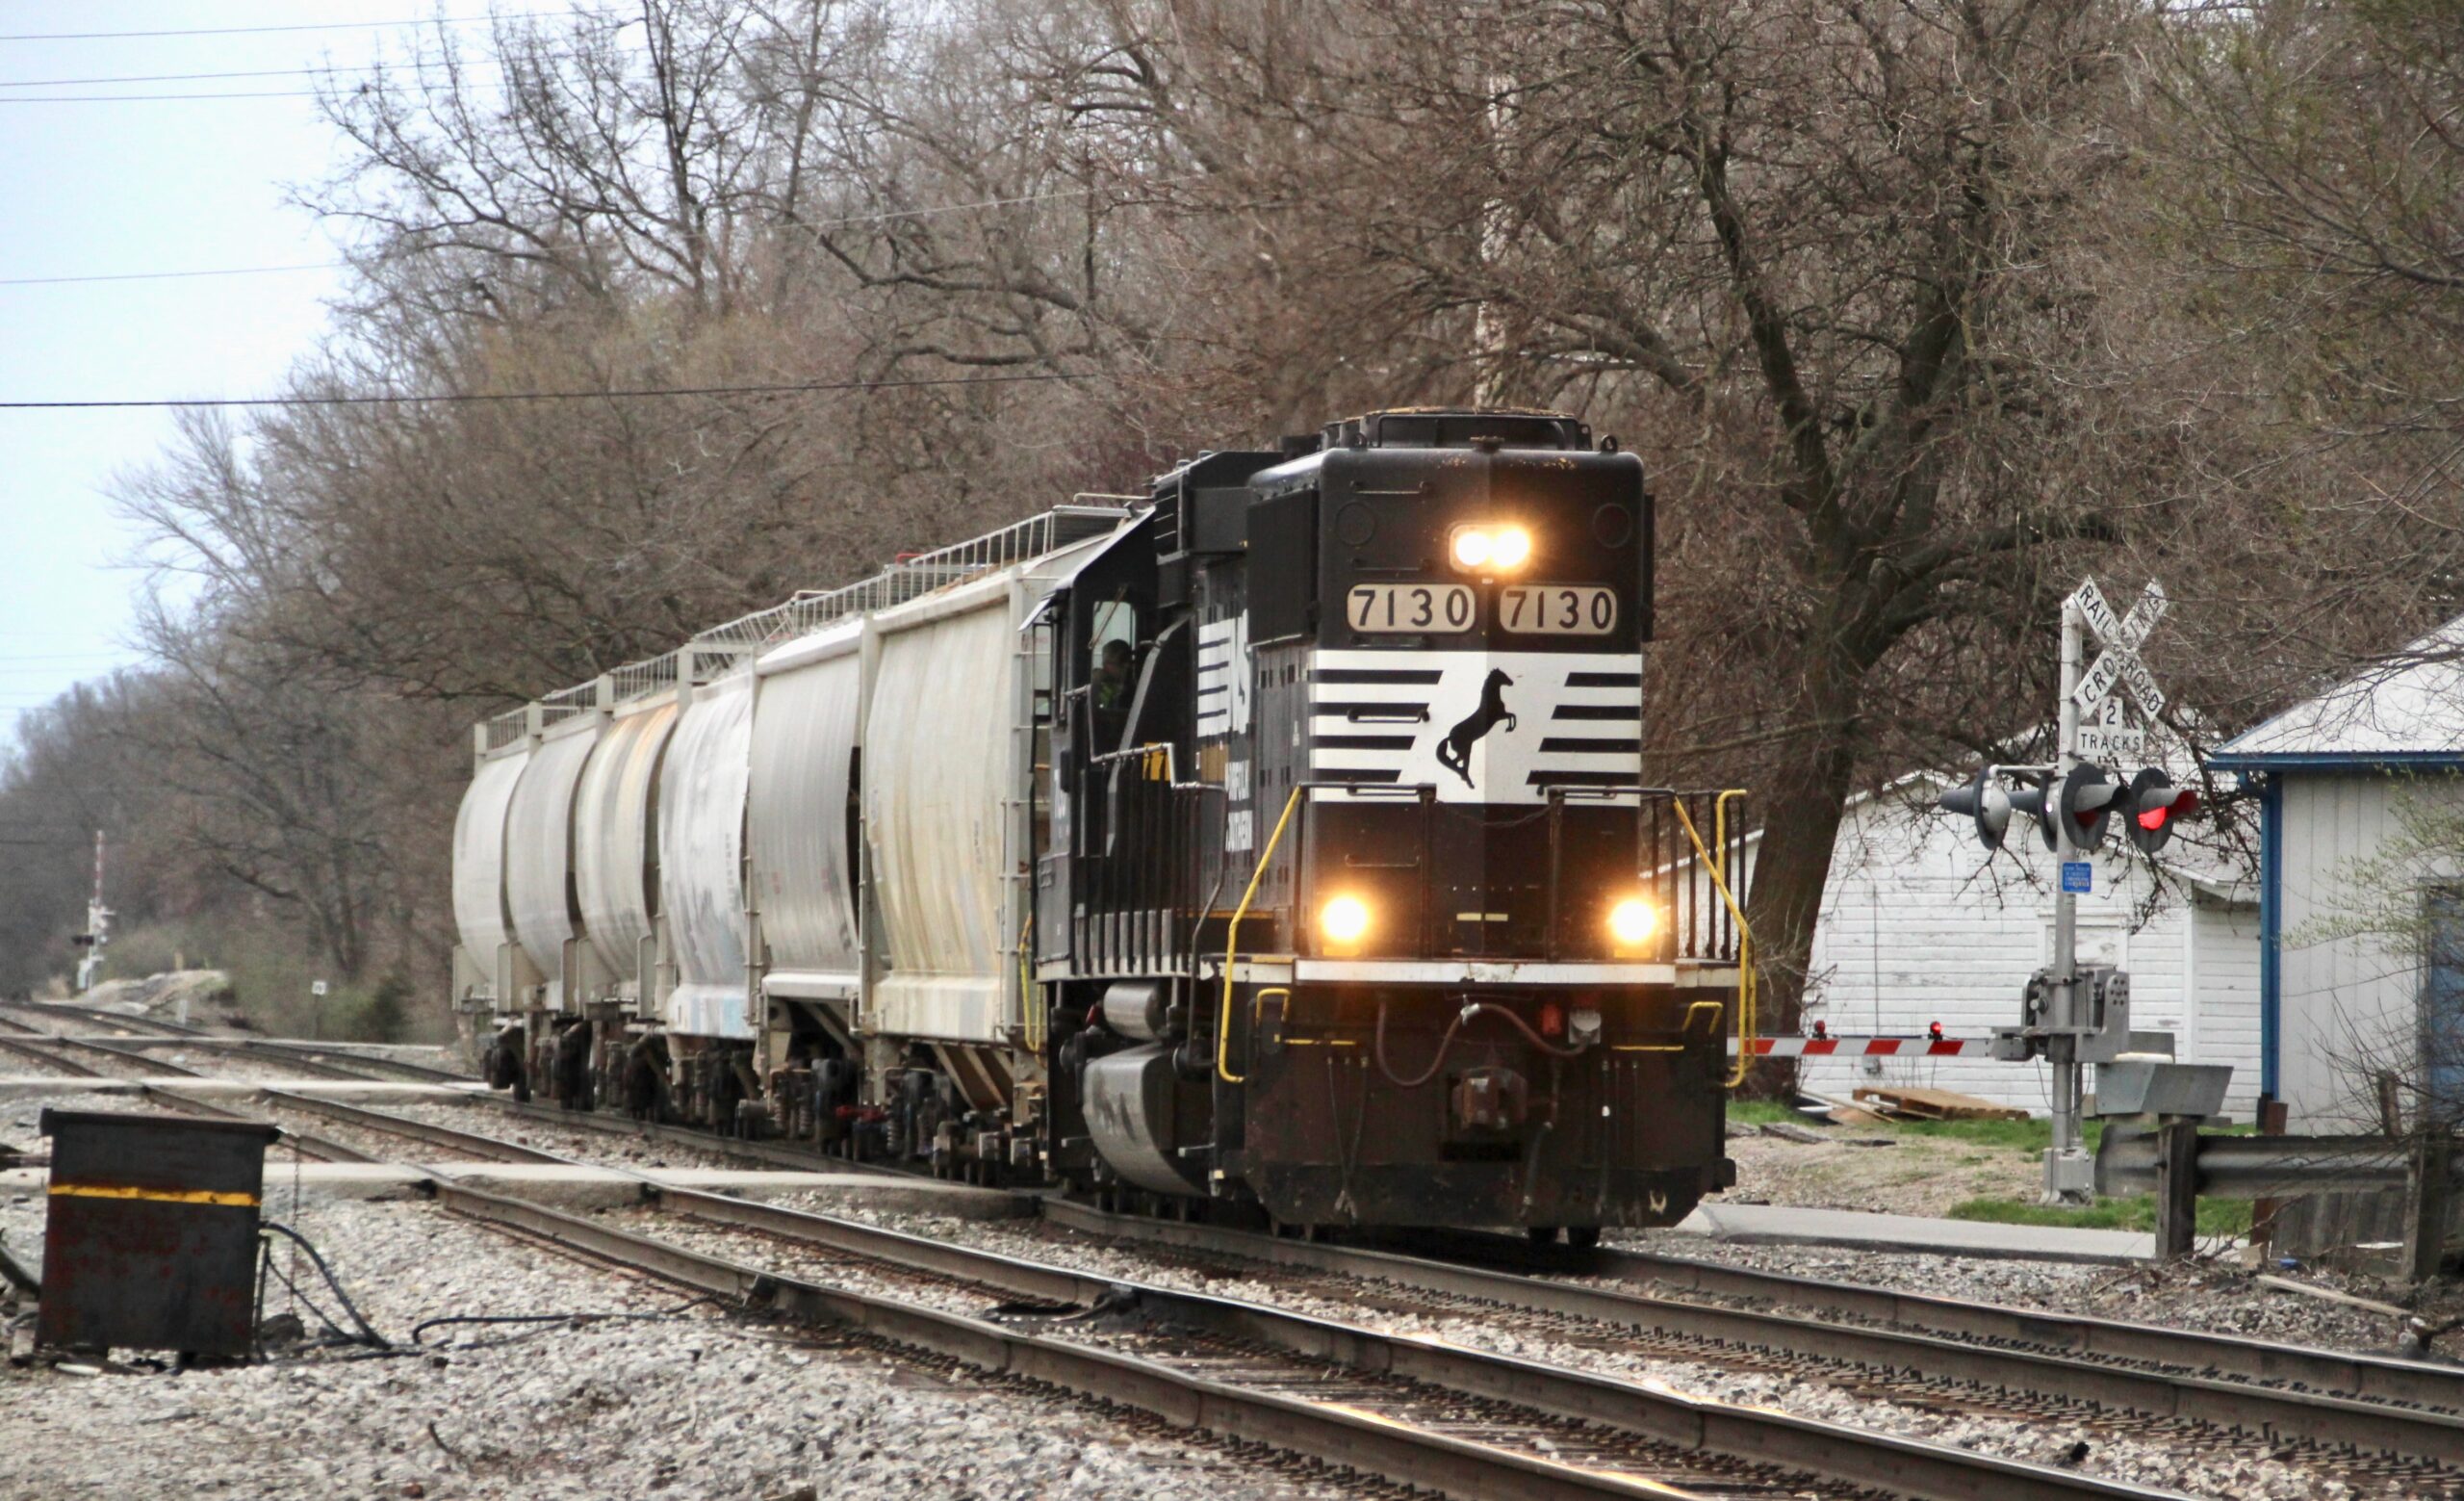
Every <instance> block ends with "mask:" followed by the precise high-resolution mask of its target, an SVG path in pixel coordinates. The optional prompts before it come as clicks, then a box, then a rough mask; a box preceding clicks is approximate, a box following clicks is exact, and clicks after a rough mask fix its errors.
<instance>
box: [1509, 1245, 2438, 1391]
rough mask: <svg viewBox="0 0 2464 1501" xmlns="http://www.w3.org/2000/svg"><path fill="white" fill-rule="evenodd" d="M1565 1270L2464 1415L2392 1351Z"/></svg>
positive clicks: (1666, 1274)
mask: <svg viewBox="0 0 2464 1501" xmlns="http://www.w3.org/2000/svg"><path fill="white" fill-rule="evenodd" d="M1497 1244H1498V1247H1499V1248H1500V1249H1501V1250H1502V1249H1505V1248H1506V1247H1507V1246H1508V1245H1509V1243H1507V1242H1504V1241H1503V1240H1502V1239H1499V1240H1498V1241H1497ZM1564 1269H1565V1270H1568V1271H1579V1272H1582V1273H1586V1274H1588V1275H1592V1276H1604V1277H1612V1278H1616V1279H1619V1280H1621V1281H1650V1282H1656V1283H1659V1284H1660V1285H1663V1286H1670V1287H1680V1288H1683V1289H1685V1290H1687V1291H1691V1292H1698V1293H1703V1294H1706V1295H1707V1296H1711V1297H1726V1298H1744V1299H1751V1300H1753V1301H1754V1302H1756V1303H1758V1304H1762V1305H1766V1306H1767V1305H1780V1306H1785V1307H1802V1308H1811V1309H1816V1310H1820V1311H1824V1312H1829V1313H1835V1314H1840V1315H1844V1316H1847V1317H1852V1318H1867V1319H1872V1320H1874V1321H1876V1322H1878V1323H1888V1324H1894V1325H1897V1326H1899V1327H1901V1328H1904V1329H1921V1330H1927V1331H1931V1332H1933V1333H1942V1334H1956V1335H1964V1336H1967V1337H1969V1338H1973V1339H1996V1340H2007V1341H2009V1342H2011V1343H2014V1344H2025V1345H2036V1346H2040V1347H2043V1348H2048V1349H2056V1350H2066V1351H2070V1352H2073V1353H2075V1354H2078V1355H2083V1356H2095V1357H2103V1358H2105V1359H2120V1360H2141V1361H2145V1362H2147V1363H2149V1364H2152V1365H2168V1366H2175V1367H2179V1368H2182V1369H2185V1370H2193V1371H2209V1372H2216V1373H2220V1374H2223V1375H2229V1376H2236V1377H2240V1378H2242V1379H2244V1380H2245V1381H2264V1382H2282V1383H2286V1384H2288V1385H2298V1386H2304V1387H2309V1388H2311V1389H2314V1390H2319V1391H2335V1392H2344V1393H2348V1394H2350V1395H2351V1396H2354V1397H2358V1398H2361V1399H2364V1400H2366V1401H2371V1402H2382V1403H2402V1404H2412V1405H2416V1406H2420V1407H2427V1408H2436V1409H2444V1410H2449V1411H2464V1367H2458V1366H2451V1365H2439V1364H2432V1363H2430V1362H2427V1361H2422V1360H2406V1359H2399V1358H2397V1357H2394V1356H2380V1355H2366V1354H2360V1353H2356V1352H2350V1351H2342V1350H2326V1349H2321V1348H2318V1347H2316V1346H2311V1345H2286V1344H2275V1343H2272V1342H2270V1341H2268V1340H2264V1339H2252V1338H2250V1337H2248V1336H2247V1335H2243V1334H2219V1333H2204V1332H2200V1331H2195V1330H2181V1329H2165V1328H2161V1327H2159V1326H2157V1325H2153V1324H2133V1323H2129V1322H2127V1321H2124V1320H2121V1319H2108V1318H2099V1317H2096V1316H2095V1315H2092V1314H2073V1313H2050V1312H2045V1311H2042V1310H2040V1309H2031V1308H2017V1307H2009V1306H2008V1305H2004V1304H1993V1303H1970V1302H1967V1301H1964V1300H1962V1299H1957V1298H1945V1297H1941V1296H1939V1295H1938V1294H1933V1293H1917V1292H1902V1291H1899V1290H1897V1289H1894V1288H1888V1287H1870V1286H1863V1285H1861V1284H1858V1283H1855V1282H1831V1281H1821V1280H1819V1279H1815V1278H1809V1277H1799V1276H1795V1275H1793V1274H1790V1273H1786V1272H1762V1271H1755V1270H1752V1269H1749V1268H1745V1267H1733V1266H1722V1265H1720V1264H1718V1263H1716V1262H1709V1261H1697V1260H1694V1259H1691V1258H1689V1257H1684V1256H1662V1255H1651V1254H1649V1253H1645V1252H1634V1251H1607V1250H1603V1251H1600V1252H1596V1253H1592V1254H1590V1255H1589V1256H1587V1257H1585V1258H1583V1259H1582V1260H1581V1261H1580V1264H1579V1265H1578V1264H1577V1262H1576V1261H1575V1260H1574V1259H1571V1258H1570V1259H1569V1260H1568V1261H1567V1262H1566V1264H1565V1267H1564ZM2240 1389H2246V1388H2240Z"/></svg>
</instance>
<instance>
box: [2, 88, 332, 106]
mask: <svg viewBox="0 0 2464 1501" xmlns="http://www.w3.org/2000/svg"><path fill="white" fill-rule="evenodd" d="M316 97H318V95H317V91H315V90H313V89H281V90H275V91H271V92H269V93H253V92H251V93H232V92H223V93H48V94H0V104H159V103H161V102H163V101H165V100H168V99H314V98H316Z"/></svg>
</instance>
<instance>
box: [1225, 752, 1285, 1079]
mask: <svg viewBox="0 0 2464 1501" xmlns="http://www.w3.org/2000/svg"><path fill="white" fill-rule="evenodd" d="M1306 790H1308V789H1306V788H1298V787H1296V788H1294V789H1292V795H1291V796H1290V797H1287V798H1285V799H1284V800H1283V816H1281V817H1279V818H1277V819H1275V821H1274V832H1273V833H1272V834H1270V835H1268V836H1267V847H1266V848H1265V849H1263V850H1260V851H1259V852H1258V867H1257V868H1256V869H1255V870H1252V871H1250V872H1249V889H1248V890H1247V891H1245V892H1243V893H1241V905H1240V906H1238V907H1235V908H1233V909H1232V923H1231V926H1230V927H1228V928H1227V929H1226V930H1225V931H1224V934H1223V1003H1222V1004H1221V1005H1219V1006H1218V1007H1216V1008H1215V1074H1216V1077H1218V1078H1219V1079H1221V1080H1222V1081H1223V1082H1224V1083H1226V1084H1245V1083H1247V1082H1248V1081H1249V1076H1248V1075H1247V1074H1234V1073H1233V1072H1232V948H1233V945H1236V944H1238V943H1239V942H1240V939H1241V919H1243V918H1245V917H1247V916H1248V915H1249V903H1250V901H1251V900H1252V899H1253V898H1255V897H1256V896H1257V894H1258V883H1259V882H1260V881H1263V880H1265V879H1266V875H1267V862H1268V861H1270V860H1272V859H1273V858H1274V847H1275V845H1276V844H1277V843H1279V842H1281V841H1282V840H1283V826H1284V825H1285V824H1287V823H1290V822H1291V821H1292V810H1294V809H1295V808H1297V807H1299V806H1300V794H1301V793H1302V792H1304V791H1306Z"/></svg>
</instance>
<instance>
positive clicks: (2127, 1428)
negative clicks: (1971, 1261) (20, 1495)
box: [1042, 1198, 2464, 1493]
mask: <svg viewBox="0 0 2464 1501" xmlns="http://www.w3.org/2000/svg"><path fill="white" fill-rule="evenodd" d="M1042 1212H1043V1215H1044V1217H1045V1218H1046V1219H1047V1220H1048V1221H1050V1222H1051V1223H1053V1224H1056V1225H1059V1226H1062V1227H1064V1228H1066V1229H1075V1230H1079V1231H1082V1232H1085V1233H1090V1234H1096V1235H1103V1236H1109V1237H1112V1238H1115V1239H1119V1240H1130V1241H1137V1242H1142V1243H1144V1244H1146V1245H1149V1246H1162V1247H1169V1248H1174V1249H1177V1250H1181V1251H1185V1252H1188V1253H1191V1260H1192V1261H1193V1262H1194V1263H1196V1264H1197V1265H1198V1266H1199V1267H1200V1268H1202V1269H1211V1270H1216V1271H1221V1270H1222V1269H1223V1268H1224V1267H1225V1266H1226V1265H1227V1264H1234V1265H1238V1264H1240V1263H1246V1264H1247V1265H1248V1266H1249V1267H1251V1268H1261V1267H1263V1268H1272V1269H1273V1270H1274V1271H1275V1272H1278V1273H1281V1274H1283V1275H1282V1276H1281V1277H1278V1278H1273V1279H1271V1280H1274V1281H1279V1282H1281V1283H1282V1284H1284V1285H1287V1286H1293V1287H1294V1289H1295V1290H1296V1291H1311V1292H1315V1293H1316V1294H1317V1295H1318V1296H1322V1297H1324V1298H1328V1299H1331V1300H1337V1301H1351V1302H1372V1303H1384V1304H1387V1305H1389V1306H1393V1307H1397V1308H1398V1309H1399V1311H1408V1312H1411V1313H1415V1314H1420V1315H1424V1316H1434V1317H1438V1318H1447V1317H1454V1318H1478V1319H1480V1320H1482V1321H1484V1322H1489V1323H1503V1324H1506V1325H1508V1326H1519V1327H1520V1328H1521V1329H1523V1330H1524V1331H1526V1332H1527V1333H1531V1334H1534V1335H1537V1336H1538V1337H1541V1338H1545V1339H1549V1340H1552V1341H1554V1342H1558V1343H1564V1344H1572V1345H1578V1346H1588V1347H1592V1348H1597V1349H1602V1350H1607V1351H1613V1352H1620V1353H1627V1352H1637V1351H1639V1352H1643V1353H1648V1354H1652V1355H1656V1356H1663V1357H1665V1358H1667V1359H1677V1360H1687V1361H1693V1362H1696V1363H1701V1364H1710V1365H1719V1366H1727V1367H1732V1368H1741V1369H1747V1370H1758V1371H1767V1372H1775V1373H1781V1374H1785V1375H1788V1376H1792V1377H1796V1378H1799V1379H1803V1380H1809V1381H1814V1382H1819V1383H1821V1384H1823V1385H1832V1386H1835V1387H1839V1388H1841V1389H1844V1390H1851V1391H1855V1392H1858V1393H1860V1394H1862V1395H1867V1396H1871V1397H1875V1398H1878V1399H1882V1400H1886V1401H1891V1402H1896V1403H1899V1404H1902V1405H1905V1406H1910V1407H1917V1408H1930V1409H1935V1410H1961V1411H1977V1412H1986V1413H1992V1414H1996V1415H2000V1416H2004V1417H2008V1418H2013V1419H2016V1420H2020V1421H2047V1420H2059V1421H2061V1422H2063V1423H2064V1424H2066V1425H2071V1426H2078V1427H2083V1428H2091V1429H2098V1430H2102V1431H2105V1432H2108V1433H2113V1434H2117V1435H2122V1436H2129V1437H2134V1438H2139V1439H2143V1440H2147V1441H2152V1442H2157V1443H2162V1444H2165V1445H2167V1446H2169V1447H2182V1448H2191V1447H2211V1448H2212V1447H2214V1446H2216V1445H2218V1444H2220V1443H2222V1444H2230V1443H2232V1442H2234V1441H2235V1440H2236V1438H2237V1437H2238V1438H2239V1440H2240V1441H2242V1442H2244V1443H2247V1442H2248V1441H2249V1440H2250V1439H2251V1438H2253V1437H2256V1438H2258V1439H2260V1440H2262V1441H2263V1442H2264V1443H2265V1444H2266V1445H2267V1447H2268V1449H2269V1450H2270V1452H2271V1455H2272V1457H2275V1458H2280V1459H2288V1460H2295V1461H2297V1462H2299V1463H2301V1464H2302V1465H2303V1466H2305V1467H2306V1468H2313V1469H2317V1470H2321V1471H2324V1472H2328V1473H2333V1474H2337V1475H2340V1476H2342V1477H2344V1478H2346V1479H2348V1481H2351V1482H2354V1483H2356V1484H2360V1485H2363V1486H2367V1487H2372V1488H2377V1487H2383V1486H2385V1485H2387V1484H2388V1483H2390V1482H2400V1483H2402V1484H2405V1485H2408V1486H2412V1487H2435V1488H2437V1489H2438V1491H2439V1492H2440V1493H2445V1492H2447V1491H2450V1490H2452V1489H2453V1488H2456V1487H2457V1486H2458V1485H2459V1483H2464V1416H2459V1415H2458V1411H2457V1409H2458V1408H2459V1407H2464V1371H2457V1370H2453V1369H2450V1368H2445V1367H2438V1366H2429V1365H2424V1364H2420V1363H2418V1362H2412V1361H2402V1360H2394V1359H2377V1358H2374V1357H2369V1356H2348V1355H2342V1354H2339V1353H2336V1352H2329V1351H2310V1350H2303V1349H2299V1348H2297V1347H2288V1346H2274V1345H2267V1344H2264V1343H2262V1342H2260V1341H2255V1340H2242V1339H2234V1338H2231V1337H2230V1336H2220V1335H2201V1334H2181V1333H2179V1332H2176V1331H2170V1330H2153V1331H2150V1333H2155V1334H2159V1335H2167V1336H2178V1337H2177V1338H2175V1339H2174V1340H2173V1341H2172V1342H2171V1344H2170V1345H2169V1349H2170V1350H2171V1351H2172V1354H2173V1357H2174V1363H2160V1362H2156V1361H2151V1360H2144V1359H2141V1360H2133V1361H2123V1360H2120V1359H2111V1358H2105V1357H2100V1356H2086V1355H2081V1354H2079V1353H2077V1352H2076V1350H2071V1349H2065V1348H2064V1346H2065V1344H2066V1341H2067V1340H2075V1339H2077V1338H2079V1337H2080V1336H2079V1335H2078V1333H2077V1332H2075V1331H2071V1332H2066V1330H2065V1326H2066V1325H2068V1324H2071V1323H2074V1322H2085V1323H2089V1324H2093V1325H2098V1326H2102V1327H2103V1330H2102V1335H2103V1337H2104V1338H2106V1339H2107V1340H2109V1341H2116V1340H2117V1335H2116V1334H2115V1333H2113V1332H2115V1331H2136V1330H2138V1329H2140V1328H2142V1326H2135V1325H2122V1324H2116V1323H2114V1322H2113V1321H2108V1320H2086V1321H2073V1320H2068V1319H2066V1318H2064V1317H2063V1316H2060V1315H2048V1314H2039V1313H2030V1312H2024V1311H2022V1310H2018V1309H1995V1308H1990V1307H1988V1308H1986V1309H1984V1310H1982V1311H1984V1312H1986V1313H1989V1314H1994V1315H2001V1316H2002V1317H2001V1318H1998V1319H1996V1318H1980V1319H1978V1320H1977V1321H1976V1322H1977V1324H1978V1325H1979V1326H1981V1327H1995V1328H1998V1327H2000V1326H2001V1325H2002V1323H2003V1322H2004V1321H2005V1320H2007V1321H2008V1322H2009V1323H2010V1324H2011V1326H2012V1328H2013V1329H2014V1330H2015V1331H2016V1332H2018V1333H2031V1332H2034V1331H2041V1332H2042V1333H2041V1337H2040V1338H2037V1339H2034V1340H2028V1341H2025V1342H2022V1341H2021V1340H2020V1339H2015V1338H2013V1339H2005V1340H2002V1341H2000V1342H1998V1343H1990V1344H1989V1343H1983V1342H1975V1341H1970V1340H1963V1339H1959V1338H1953V1337H1947V1336H1945V1335H1943V1334H1939V1333H1916V1332H1912V1331H1908V1330H1898V1329H1889V1328H1879V1327H1873V1326H1868V1325H1863V1324H1845V1323H1832V1322H1826V1321H1822V1320H1815V1319H1809V1318H1806V1317H1804V1316H1802V1315H1794V1314H1785V1313H1779V1312H1773V1311H1769V1310H1768V1309H1769V1305H1768V1304H1767V1303H1766V1305H1765V1306H1764V1307H1748V1308H1738V1307H1722V1306H1719V1305H1713V1304H1703V1303H1692V1302H1683V1301H1680V1300H1676V1299H1670V1298H1660V1297H1648V1296H1643V1295H1641V1294H1638V1293H1635V1292H1630V1291H1624V1290H1619V1289H1611V1288H1602V1287H1595V1286H1587V1285H1583V1284H1579V1283H1572V1282H1564V1281H1553V1280H1550V1279H1546V1278H1535V1277H1529V1276H1524V1275H1519V1274H1516V1273H1511V1272H1504V1271H1499V1270H1495V1269H1492V1268H1489V1267H1484V1266H1478V1265H1472V1264H1467V1263H1465V1262H1463V1261H1459V1260H1439V1259H1433V1258H1429V1257H1425V1256H1414V1255H1400V1254H1397V1253H1394V1252H1386V1251H1376V1250H1366V1249H1360V1248H1354V1247H1347V1246H1336V1245H1329V1244H1324V1243H1319V1242H1308V1241H1294V1240H1286V1239H1282V1238H1279V1237H1274V1236H1270V1235H1261V1234H1254V1233H1250V1232H1246V1231H1237V1230H1225V1229H1218V1228H1214V1227H1209V1226H1203V1225H1185V1224H1179V1223H1174V1222H1168V1221H1158V1220H1145V1219H1139V1218H1135V1217H1130V1216H1122V1215H1112V1214H1105V1213H1102V1212H1100V1211H1097V1210H1094V1209H1091V1208H1089V1207H1087V1206H1085V1205H1082V1204H1077V1203H1070V1202H1068V1201H1065V1200H1060V1199H1053V1198H1047V1199H1045V1200H1044V1202H1043V1204H1042ZM1556 1259H1559V1260H1561V1261H1564V1262H1573V1261H1578V1260H1587V1259H1588V1258H1582V1257H1573V1256H1569V1257H1563V1258H1556ZM1600 1259H1601V1260H1603V1261H1607V1262H1612V1263H1613V1261H1614V1260H1615V1257H1614V1255H1608V1256H1603V1257H1601V1258H1600ZM1655 1259H1658V1258H1655ZM1666 1259H1671V1260H1673V1259H1675V1258H1666ZM1681 1265H1683V1266H1686V1267H1703V1266H1706V1264H1705V1263H1699V1262H1683V1263H1681ZM1708 1269H1709V1270H1711V1271H1725V1270H1727V1269H1726V1268H1716V1267H1713V1268H1708ZM1581 1270H1583V1271H1586V1272H1591V1273H1595V1274H1597V1273H1600V1272H1603V1271H1604V1270H1606V1269H1605V1268H1604V1267H1601V1266H1598V1265H1590V1264H1586V1265H1584V1266H1582V1267H1581ZM1252 1275H1254V1273H1252ZM1609 1275H1614V1273H1613V1272H1612V1273H1610V1274H1609ZM1313 1278H1314V1279H1317V1280H1318V1281H1317V1282H1316V1284H1315V1285H1314V1286H1312V1285H1310V1280H1311V1279H1313ZM1801 1281H1804V1280H1801ZM1808 1285H1809V1288H1810V1289H1814V1290H1823V1289H1828V1288H1830V1287H1831V1286H1832V1285H1833V1284H1829V1283H1819V1282H1810V1281H1809V1282H1808ZM1396 1290H1401V1291H1405V1292H1408V1293H1409V1294H1411V1295H1412V1296H1411V1297H1410V1298H1409V1299H1405V1300H1399V1299H1398V1298H1396V1296H1395V1291H1396ZM1840 1290H1841V1291H1842V1292H1843V1293H1855V1292H1861V1291H1868V1290H1867V1289H1854V1288H1842V1289H1840ZM1931 1301H1932V1302H1934V1303H1938V1304H1946V1305H1947V1304H1950V1300H1947V1299H1938V1300H1931ZM1951 1306H1952V1307H1958V1306H1957V1305H1951ZM1501 1310H1506V1311H1504V1314H1503V1316H1502V1317H1501ZM2211 1342H2213V1344H2211ZM2217 1345H2226V1346H2232V1347H2234V1348H2233V1349H2232V1350H2231V1351H2230V1352H2222V1351H2220V1352H2218V1353H2219V1355H2220V1359H2216V1360H2213V1361H2207V1362H2200V1361H2198V1360H2197V1359H2196V1358H2195V1357H2194V1356H2193V1355H2191V1354H2188V1353H2187V1352H2193V1351H2199V1350H2209V1349H2213V1348H2214V1347H2215V1346H2217ZM2270 1357H2272V1358H2273V1359H2274V1362H2275V1363H2274V1364H2273V1365H2272V1366H2270V1365H2268V1364H2267V1363H2266V1362H2267V1359H2268V1358H2270ZM2236 1361H2238V1362H2240V1363H2239V1364H2238V1365H2237V1364H2236V1363H2234V1362H2236ZM2244 1367H2246V1368H2247V1370H2248V1375H2249V1378H2250V1379H2242V1380H2235V1379H2229V1378H2228V1373H2231V1372H2234V1371H2236V1370H2237V1369H2242V1368H2244ZM2391 1392H2400V1393H2401V1395H2400V1396H2391V1395H2389V1393H2391Z"/></svg>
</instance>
